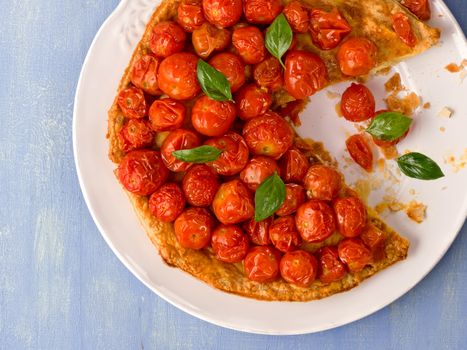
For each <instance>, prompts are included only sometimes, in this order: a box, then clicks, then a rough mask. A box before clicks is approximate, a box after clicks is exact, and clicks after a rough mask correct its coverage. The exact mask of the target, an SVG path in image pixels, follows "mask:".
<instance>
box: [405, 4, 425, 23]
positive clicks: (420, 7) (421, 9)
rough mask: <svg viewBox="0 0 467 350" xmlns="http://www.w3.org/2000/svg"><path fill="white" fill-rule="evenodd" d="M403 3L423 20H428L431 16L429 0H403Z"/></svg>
mask: <svg viewBox="0 0 467 350" xmlns="http://www.w3.org/2000/svg"><path fill="white" fill-rule="evenodd" d="M401 4H402V5H404V6H405V7H407V8H408V9H409V10H410V12H412V13H413V14H414V15H415V16H417V17H418V18H419V19H420V20H422V21H428V20H429V19H430V17H431V9H430V1H429V0H402V1H401Z"/></svg>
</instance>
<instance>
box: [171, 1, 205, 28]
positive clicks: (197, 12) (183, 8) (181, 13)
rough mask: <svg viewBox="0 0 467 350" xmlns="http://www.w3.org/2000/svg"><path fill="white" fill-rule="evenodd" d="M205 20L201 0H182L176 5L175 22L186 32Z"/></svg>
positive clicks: (199, 25)
mask: <svg viewBox="0 0 467 350" xmlns="http://www.w3.org/2000/svg"><path fill="white" fill-rule="evenodd" d="M205 21H206V19H205V18H204V14H203V7H202V1H201V0H183V1H182V3H181V4H180V5H178V10H177V22H178V24H179V25H180V26H181V27H182V28H183V29H184V30H185V31H186V32H189V33H191V32H193V31H194V30H195V29H198V28H199V27H201V25H202V24H203V23H204V22H205Z"/></svg>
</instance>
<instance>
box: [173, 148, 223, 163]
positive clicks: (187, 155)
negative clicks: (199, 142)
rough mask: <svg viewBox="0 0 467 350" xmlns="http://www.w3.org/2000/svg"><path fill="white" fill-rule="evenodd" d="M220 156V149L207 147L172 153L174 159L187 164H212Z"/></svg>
mask: <svg viewBox="0 0 467 350" xmlns="http://www.w3.org/2000/svg"><path fill="white" fill-rule="evenodd" d="M221 154H222V151H221V150H220V149H218V148H216V147H212V146H207V145H205V146H200V147H196V148H192V149H181V150H179V151H173V152H172V155H173V156H174V157H175V158H177V159H178V160H181V161H184V162H188V163H207V162H213V161H215V160H216V159H217V158H219V157H220V155H221Z"/></svg>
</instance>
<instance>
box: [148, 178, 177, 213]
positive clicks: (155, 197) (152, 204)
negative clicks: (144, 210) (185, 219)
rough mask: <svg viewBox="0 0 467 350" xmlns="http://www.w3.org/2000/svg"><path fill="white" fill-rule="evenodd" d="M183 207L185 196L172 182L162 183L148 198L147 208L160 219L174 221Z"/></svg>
mask: <svg viewBox="0 0 467 350" xmlns="http://www.w3.org/2000/svg"><path fill="white" fill-rule="evenodd" d="M184 208H185V196H184V195H183V192H182V189H181V188H180V186H179V185H177V184H176V183H174V182H169V183H166V184H163V185H162V186H161V187H160V188H159V189H158V190H157V191H156V192H154V193H153V194H152V195H151V198H150V199H149V210H150V211H151V214H152V215H154V216H155V217H156V218H158V219H159V220H161V221H164V222H172V221H174V220H175V219H176V218H177V217H178V216H179V215H180V214H181V213H182V212H183V209H184Z"/></svg>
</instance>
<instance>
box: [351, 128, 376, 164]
mask: <svg viewBox="0 0 467 350" xmlns="http://www.w3.org/2000/svg"><path fill="white" fill-rule="evenodd" d="M345 145H346V146H347V150H348V151H349V153H350V156H351V157H352V159H353V160H354V161H355V163H357V164H358V165H360V166H361V167H362V168H363V169H365V170H366V171H367V172H371V171H372V170H373V152H372V150H371V147H370V145H369V144H368V142H367V140H366V137H365V136H363V135H361V134H355V135H352V136H350V137H349V138H348V139H347V140H346V141H345Z"/></svg>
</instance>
